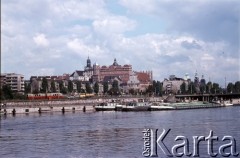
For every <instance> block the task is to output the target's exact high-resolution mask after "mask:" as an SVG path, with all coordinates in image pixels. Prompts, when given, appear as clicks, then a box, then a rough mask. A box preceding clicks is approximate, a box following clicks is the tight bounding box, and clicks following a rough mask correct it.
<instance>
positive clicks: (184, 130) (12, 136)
mask: <svg viewBox="0 0 240 158" xmlns="http://www.w3.org/2000/svg"><path fill="white" fill-rule="evenodd" d="M148 128H151V129H158V133H157V135H158V136H159V135H160V134H161V133H162V131H163V129H171V131H170V132H169V133H168V135H167V136H166V138H165V139H164V143H165V144H166V146H167V148H168V149H169V150H171V148H172V147H173V146H174V145H176V144H179V143H181V142H183V141H179V142H178V141H174V139H175V138H176V136H185V137H186V138H187V139H188V140H189V148H190V152H193V148H192V147H193V136H205V137H207V136H209V134H210V131H211V130H212V131H213V135H214V136H218V138H219V140H218V141H215V142H214V145H213V150H214V151H213V152H216V153H218V156H217V157H221V156H220V154H219V152H218V149H219V148H220V146H221V145H224V144H226V143H229V142H230V141H229V140H228V141H226V142H224V141H222V138H223V136H225V135H228V136H232V137H233V138H234V139H235V141H236V151H237V152H240V106H234V107H226V108H213V109H194V110H179V111H154V112H92V113H83V112H75V113H72V112H67V113H65V114H62V113H57V112H54V113H43V114H41V115H40V114H37V113H36V114H28V115H26V114H21V115H20V114H18V115H16V116H12V115H7V116H1V120H0V158H5V157H6V158H12V157H23V158H26V157H46V158H47V157H56V158H65V157H69V158H74V157H76V158H85V157H86V158H88V157H99V158H100V157H112V158H118V157H131V158H133V157H143V155H142V152H143V147H144V140H143V133H142V131H143V130H144V129H148ZM199 145H200V147H199V156H200V157H210V156H209V155H208V150H207V149H208V146H207V141H203V142H200V143H199ZM157 151H158V157H167V156H166V155H165V154H164V153H163V151H162V150H161V149H160V147H159V146H157ZM181 151H183V148H181V149H179V152H181ZM225 152H230V148H227V149H226V151H225ZM230 157H233V156H230ZM238 157H240V156H238Z"/></svg>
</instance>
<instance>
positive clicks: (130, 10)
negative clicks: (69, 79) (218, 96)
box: [1, 0, 240, 85]
mask: <svg viewBox="0 0 240 158" xmlns="http://www.w3.org/2000/svg"><path fill="white" fill-rule="evenodd" d="M239 12H240V2H239V1H238V0H231V1H228V0H211V1H209V0H199V1H194V0H181V1H180V0H172V1H169V0H141V1H139V0H118V1H117V0H116V1H112V0H105V1H104V0H89V1H82V0H67V1H66V0H40V1H39V0H24V1H19V0H2V1H1V20H2V21H1V39H2V40H1V42H2V43H1V44H2V47H1V71H2V72H15V73H21V74H24V75H25V79H29V77H30V76H31V75H61V74H63V73H72V72H73V71H75V70H81V69H83V68H84V66H85V65H86V59H87V57H88V56H89V57H90V59H91V61H92V63H94V62H97V63H98V64H100V65H110V64H112V63H113V59H114V58H117V61H118V63H119V64H122V65H123V64H132V66H133V69H134V70H137V71H141V70H152V71H153V77H154V79H155V80H160V81H162V80H163V79H164V78H167V77H168V76H169V75H171V74H175V75H177V76H178V77H183V76H184V75H185V73H189V75H190V77H191V78H193V77H194V73H195V72H196V70H197V72H198V74H199V76H201V75H204V76H205V78H206V79H207V81H208V80H209V78H210V80H211V81H213V82H218V83H220V84H221V85H224V81H225V77H226V78H227V82H235V81H237V80H240V50H239V45H240V40H239V37H240V26H239V20H240V14H239Z"/></svg>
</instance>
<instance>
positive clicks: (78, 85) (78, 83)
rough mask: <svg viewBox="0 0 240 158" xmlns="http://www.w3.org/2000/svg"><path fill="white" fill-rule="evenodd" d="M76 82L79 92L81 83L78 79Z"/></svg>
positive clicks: (79, 91)
mask: <svg viewBox="0 0 240 158" xmlns="http://www.w3.org/2000/svg"><path fill="white" fill-rule="evenodd" d="M76 84H77V92H78V93H81V89H82V83H81V82H80V81H77V82H76Z"/></svg>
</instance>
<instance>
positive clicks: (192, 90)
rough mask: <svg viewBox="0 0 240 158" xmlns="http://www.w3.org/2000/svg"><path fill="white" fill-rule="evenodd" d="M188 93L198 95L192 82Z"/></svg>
mask: <svg viewBox="0 0 240 158" xmlns="http://www.w3.org/2000/svg"><path fill="white" fill-rule="evenodd" d="M188 93H189V94H193V93H196V87H195V84H194V82H190V83H189V84H188Z"/></svg>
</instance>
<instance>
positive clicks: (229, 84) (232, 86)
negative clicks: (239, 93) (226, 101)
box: [227, 82, 235, 93]
mask: <svg viewBox="0 0 240 158" xmlns="http://www.w3.org/2000/svg"><path fill="white" fill-rule="evenodd" d="M234 89H235V87H234V84H233V83H232V82H229V83H228V85H227V93H234V92H235V90H234Z"/></svg>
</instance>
